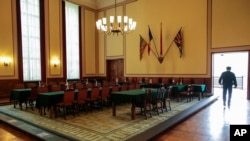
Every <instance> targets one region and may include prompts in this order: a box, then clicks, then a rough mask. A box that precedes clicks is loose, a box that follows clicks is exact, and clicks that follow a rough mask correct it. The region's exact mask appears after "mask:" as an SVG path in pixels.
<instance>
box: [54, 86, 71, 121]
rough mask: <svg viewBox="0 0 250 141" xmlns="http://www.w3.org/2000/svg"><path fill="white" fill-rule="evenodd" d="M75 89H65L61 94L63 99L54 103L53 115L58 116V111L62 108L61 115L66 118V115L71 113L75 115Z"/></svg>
mask: <svg viewBox="0 0 250 141" xmlns="http://www.w3.org/2000/svg"><path fill="white" fill-rule="evenodd" d="M74 102H75V91H74V90H72V89H69V90H65V91H64V95H63V101H62V102H59V103H57V104H56V109H55V117H57V116H58V111H59V110H60V109H62V110H63V117H64V119H66V115H67V114H69V113H71V114H73V116H75V104H74Z"/></svg>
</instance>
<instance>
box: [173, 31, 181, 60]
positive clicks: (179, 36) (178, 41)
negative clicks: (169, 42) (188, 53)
mask: <svg viewBox="0 0 250 141" xmlns="http://www.w3.org/2000/svg"><path fill="white" fill-rule="evenodd" d="M181 29H182V28H181ZM181 29H180V30H179V31H178V33H177V35H176V36H175V38H174V42H175V44H176V46H177V47H178V48H179V52H180V57H182V53H183V52H182V51H183V41H182V33H181Z"/></svg>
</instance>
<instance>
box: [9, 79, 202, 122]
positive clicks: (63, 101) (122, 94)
mask: <svg viewBox="0 0 250 141" xmlns="http://www.w3.org/2000/svg"><path fill="white" fill-rule="evenodd" d="M24 86H26V87H24ZM190 86H192V87H190ZM194 86H196V87H200V88H199V89H198V88H196V91H197V93H199V96H201V95H202V93H204V92H205V91H206V85H205V84H195V85H194ZM194 90H195V89H194V87H193V85H192V84H181V85H180V84H179V85H176V84H169V83H156V82H154V83H131V82H130V83H129V81H127V82H126V83H118V85H115V84H114V83H105V85H104V84H103V85H102V84H101V83H98V85H96V84H94V83H87V84H86V83H82V82H74V81H67V82H65V83H63V82H59V83H50V84H48V85H46V84H45V83H41V82H39V83H37V84H36V83H29V84H26V85H25V84H17V85H16V86H15V88H14V89H13V90H12V91H11V95H10V100H11V101H12V102H13V104H14V107H16V105H17V104H18V105H19V107H20V109H22V105H23V104H25V105H26V109H27V108H29V107H30V108H31V109H32V110H33V108H34V107H35V108H37V109H38V111H39V113H40V115H42V116H43V115H47V113H49V116H50V118H54V117H55V118H57V117H58V116H62V117H63V118H64V119H66V117H67V116H70V115H73V116H76V115H80V113H87V112H93V111H95V110H102V109H103V108H111V107H112V113H113V116H116V106H119V105H121V104H123V103H126V104H128V103H132V113H131V119H135V118H136V114H138V113H135V108H136V107H139V108H140V109H141V113H139V114H143V115H145V119H147V118H149V117H152V116H154V115H160V114H162V113H164V112H168V111H171V110H172V108H171V101H178V102H182V101H186V100H187V102H189V101H191V99H192V98H193V96H194V95H193V94H194ZM199 98H200V97H199ZM199 100H200V99H199Z"/></svg>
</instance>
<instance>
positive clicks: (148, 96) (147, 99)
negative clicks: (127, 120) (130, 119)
mask: <svg viewBox="0 0 250 141" xmlns="http://www.w3.org/2000/svg"><path fill="white" fill-rule="evenodd" d="M140 98H141V99H137V100H136V103H135V107H139V108H140V109H141V113H142V114H144V116H145V118H146V119H148V116H149V117H152V110H153V105H152V98H153V93H152V90H151V89H147V90H146V91H145V95H144V96H143V97H140Z"/></svg>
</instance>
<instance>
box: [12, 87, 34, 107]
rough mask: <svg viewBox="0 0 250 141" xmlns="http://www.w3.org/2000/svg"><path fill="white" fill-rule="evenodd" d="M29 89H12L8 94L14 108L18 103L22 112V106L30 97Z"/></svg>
mask: <svg viewBox="0 0 250 141" xmlns="http://www.w3.org/2000/svg"><path fill="white" fill-rule="evenodd" d="M30 93H31V88H26V89H12V90H11V93H10V101H13V103H14V108H16V104H17V103H19V107H20V109H21V110H22V104H23V102H25V100H26V99H27V98H28V97H29V96H30Z"/></svg>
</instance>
